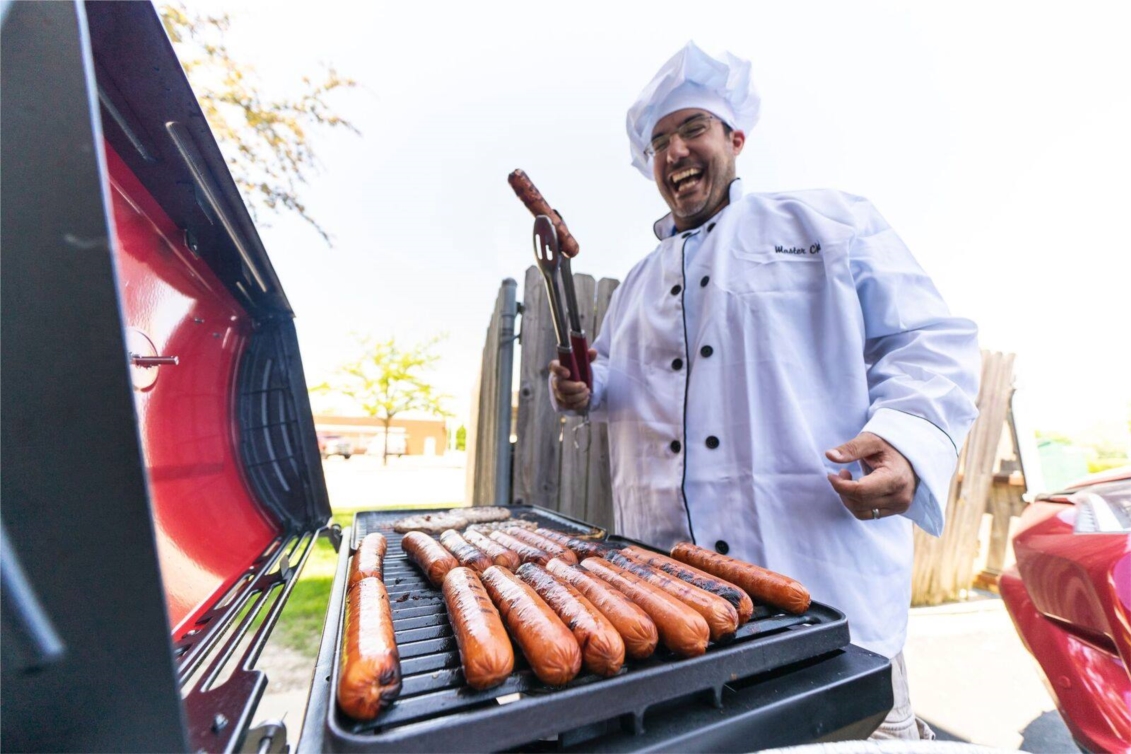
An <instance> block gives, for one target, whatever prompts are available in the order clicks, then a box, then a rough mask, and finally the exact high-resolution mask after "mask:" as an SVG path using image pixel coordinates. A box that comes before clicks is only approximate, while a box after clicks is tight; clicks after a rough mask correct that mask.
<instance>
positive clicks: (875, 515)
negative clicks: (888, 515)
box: [872, 508, 880, 521]
mask: <svg viewBox="0 0 1131 754" xmlns="http://www.w3.org/2000/svg"><path fill="white" fill-rule="evenodd" d="M879 517H880V509H879V508H873V509H872V520H873V521H875V520H876V519H877V518H879Z"/></svg>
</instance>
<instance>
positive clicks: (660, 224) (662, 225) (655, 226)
mask: <svg viewBox="0 0 1131 754" xmlns="http://www.w3.org/2000/svg"><path fill="white" fill-rule="evenodd" d="M743 194H745V192H744V191H743V190H742V179H741V178H735V179H734V180H733V181H731V182H730V203H729V204H727V207H729V206H730V205H731V204H737V203H738V201H739V200H740V199H742V196H743ZM723 209H724V210H725V209H726V207H723ZM721 211H722V210H720V212H721ZM715 215H718V212H716V213H715ZM692 230H694V228H692ZM652 232H653V233H655V234H656V238H658V239H660V240H661V241H663V240H665V239H668V238H671V237H672V236H674V235H675V234H676V233H678V232H679V231H678V230H677V229H676V227H675V220H674V219H673V218H672V213H671V212H669V213H668V214H666V215H664V216H663V217H661V218H660V219H659V220H657V221H656V222H654V223H652Z"/></svg>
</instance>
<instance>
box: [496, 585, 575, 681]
mask: <svg viewBox="0 0 1131 754" xmlns="http://www.w3.org/2000/svg"><path fill="white" fill-rule="evenodd" d="M482 581H483V586H485V587H486V588H487V593H488V594H490V595H491V600H492V602H494V603H495V606H496V607H498V608H499V613H500V614H501V615H502V616H503V622H504V623H505V624H506V626H507V630H508V631H509V632H510V635H511V636H513V637H514V640H515V642H517V643H518V646H519V648H520V649H522V654H523V655H525V657H526V660H527V662H529V663H530V668H531V669H532V670H533V671H534V675H536V676H538V680H540V681H542V683H545V684H547V685H549V686H561V685H563V684H566V683H569V682H570V681H572V680H573V679H574V677H575V676H576V675H577V673H578V671H580V670H581V647H579V646H578V644H577V639H575V638H573V634H572V633H570V630H569V629H568V628H566V625H565V624H564V623H562V621H561V619H560V618H558V616H557V615H556V614H555V613H554V611H553V610H552V609H550V606H549V605H547V604H546V603H545V602H544V601H543V600H542V598H541V597H539V596H538V594H537V592H535V591H534V590H533V589H531V588H530V587H529V586H528V585H526V584H525V583H523V582H522V581H520V580H519V579H518V577H517V576H515V575H514V574H513V573H511V572H510V571H508V570H506V569H504V568H499V567H498V566H491V567H490V568H488V569H487V570H486V571H484V572H483V579H482Z"/></svg>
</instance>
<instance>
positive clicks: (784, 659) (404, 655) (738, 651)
mask: <svg viewBox="0 0 1131 754" xmlns="http://www.w3.org/2000/svg"><path fill="white" fill-rule="evenodd" d="M414 512H415V511H414ZM405 515H410V513H409V512H406V511H379V512H378V511H366V512H362V513H358V514H357V515H356V517H355V520H354V526H353V527H352V536H351V537H350V538H349V539H347V540H346V541H348V542H350V543H351V544H355V543H356V542H358V541H360V540H361V538H362V537H364V535H365V534H368V533H370V532H372V531H380V532H381V533H382V534H384V535H385V536H386V537H387V538H388V545H389V546H388V553H387V555H386V560H385V570H384V578H385V583H386V588H387V589H388V590H389V594H390V599H391V601H392V611H393V623H394V631H395V634H396V638H397V646H398V650H399V652H400V656H401V670H402V677H403V687H402V691H401V696H400V697H399V698H398V699H397V701H396V702H394V703H393V704H392V705H391V706H390V707H389V708H388V709H386V710H385V711H384V712H383V713H382V714H381V715H380V716H379V717H378V718H377V720H376V721H373V722H371V723H361V724H359V723H356V722H355V721H352V720H350V719H349V718H347V717H345V716H344V715H342V714H341V713H340V712H339V711H338V710H337V705H336V703H335V700H334V696H335V695H334V688H335V685H336V684H335V680H336V674H337V669H338V664H339V662H340V652H341V647H340V631H341V625H342V620H343V609H344V596H343V595H341V594H339V592H341V591H344V589H345V569H346V564H347V563H348V557H349V552H348V549H349V548H342V555H341V556H340V557H341V562H340V564H339V574H338V577H336V578H335V583H334V590H335V594H334V595H333V596H332V599H331V605H330V607H329V611H328V614H327V621H326V631H325V632H324V635H323V642H322V649H321V650H320V653H319V660H318V665H317V666H316V667H317V669H316V674H315V683H314V686H313V688H312V690H311V700H310V702H309V703H308V710H307V717H306V721H305V725H304V729H303V734H302V741H301V743H300V749H301V750H304V751H314V750H324V751H351V752H352V751H370V752H373V751H436V750H448V751H464V750H476V751H486V750H498V749H503V748H510V747H516V746H522V745H523V744H528V743H531V742H533V741H536V740H539V739H543V738H547V737H553V736H555V735H562V736H563V737H564V736H568V734H570V732H571V731H574V730H577V729H580V728H584V727H586V726H593V725H594V724H599V723H602V722H604V721H610V720H611V721H613V722H614V723H615V722H616V720H617V719H618V718H623V717H625V716H630V717H638V716H639V715H641V714H643V711H644V710H646V709H647V708H648V707H650V706H652V705H654V704H658V703H661V702H665V701H669V700H671V699H675V698H679V697H683V696H686V695H689V694H695V693H697V692H707V695H706V696H705V697H704V698H705V699H708V698H710V699H718V698H721V690H722V687H723V685H724V684H726V683H728V682H730V681H733V680H735V679H738V678H745V677H749V676H753V675H757V674H760V673H765V672H767V671H770V670H774V669H776V668H780V667H783V666H785V665H790V664H792V663H796V662H801V661H803V660H808V659H811V658H814V657H818V656H822V655H826V654H829V653H832V652H835V651H837V650H839V649H841V648H842V647H844V646H846V645H847V644H848V643H849V637H848V625H847V621H846V620H845V618H844V616H843V614H841V613H839V612H838V611H836V610H834V609H832V608H828V607H826V606H824V605H820V604H816V603H815V604H814V605H813V606H812V608H811V609H810V610H809V612H808V613H806V614H805V615H802V616H794V615H787V614H783V613H775V612H772V611H771V610H769V609H767V608H765V607H763V606H758V607H757V609H756V612H755V615H754V618H753V619H752V620H751V621H750V622H749V623H747V624H746V625H745V626H742V627H740V628H739V631H738V632H737V634H736V635H735V638H734V639H733V640H731V641H729V642H727V643H721V644H715V643H712V644H711V646H710V647H709V649H708V652H707V654H706V655H704V656H702V657H698V658H691V659H683V658H678V657H675V656H674V655H671V654H670V653H668V652H667V651H666V650H663V649H662V648H660V649H659V650H657V653H656V654H655V655H653V656H652V657H651V658H649V659H647V660H644V661H639V662H637V661H628V662H627V663H626V665H625V669H624V670H622V671H621V673H620V674H618V675H617V676H614V677H612V678H599V677H597V676H595V675H593V674H591V673H587V672H585V671H584V670H583V672H582V674H581V675H579V676H578V677H577V678H576V679H574V680H573V681H571V682H570V683H569V684H567V685H566V686H565V687H562V688H558V689H553V688H549V687H547V686H545V685H543V684H542V683H541V682H539V681H538V680H537V679H536V678H535V677H534V676H533V673H532V672H531V671H530V670H529V666H528V665H527V663H526V661H525V659H524V658H523V657H522V654H521V652H520V651H518V649H517V648H516V650H515V659H516V666H515V672H514V673H512V674H511V676H510V677H509V678H508V679H507V680H506V681H505V682H504V683H503V684H502V685H501V686H498V687H495V688H492V689H489V690H486V691H475V690H473V689H470V688H467V686H466V685H465V683H464V680H463V673H462V669H461V668H460V663H459V654H458V648H457V646H456V643H455V638H454V637H453V636H452V632H451V626H450V624H449V623H448V620H447V613H446V610H445V608H444V603H443V599H442V597H441V595H440V592H439V590H438V589H436V588H435V587H433V586H432V585H431V584H430V583H428V582H427V580H426V579H425V578H424V577H423V575H422V574H421V573H420V572H419V571H418V570H417V569H416V567H415V565H414V564H412V563H411V562H409V561H408V560H407V558H406V557H405V556H404V553H403V551H402V550H401V548H400V538H401V535H399V534H396V533H394V532H393V531H392V522H393V521H394V520H395V519H397V518H400V517H403V516H405ZM512 515H513V517H514V518H518V519H520V520H529V521H534V522H535V523H538V524H539V525H542V526H546V527H547V528H552V529H557V530H560V531H565V532H569V533H571V534H574V535H577V534H588V535H589V536H590V537H597V538H604V536H605V532H604V530H602V529H598V528H596V527H588V528H587V527H586V526H585V525H584V524H583V523H581V522H576V521H573V520H572V519H569V518H566V517H563V516H560V515H559V514H555V513H552V512H548V511H547V512H543V511H542V510H540V509H538V508H535V507H533V506H513V514H512ZM331 628H333V630H332V631H331V630H330V629H331ZM331 636H332V639H331ZM327 655H329V656H330V657H332V660H331V661H330V662H327V661H326V660H327ZM324 668H325V670H324ZM327 676H328V678H327ZM316 697H320V698H316ZM500 700H501V701H500ZM320 723H321V725H322V729H321V730H318V731H315V728H316V726H318V725H319V724H320Z"/></svg>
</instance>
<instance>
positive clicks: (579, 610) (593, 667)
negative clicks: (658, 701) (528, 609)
mask: <svg viewBox="0 0 1131 754" xmlns="http://www.w3.org/2000/svg"><path fill="white" fill-rule="evenodd" d="M516 575H517V576H518V577H519V578H520V579H522V580H523V581H525V582H526V583H527V584H529V585H530V587H531V588H532V589H534V591H536V592H538V596H539V597H541V598H542V599H543V600H545V601H546V604H547V605H549V606H550V608H551V609H552V610H553V611H554V612H555V613H557V615H558V617H559V618H561V619H562V622H564V623H565V624H566V626H567V627H568V628H569V629H570V630H571V631H573V637H574V638H575V639H577V643H578V645H579V646H580V647H581V659H582V662H584V663H585V667H586V668H588V669H589V670H590V671H591V672H593V673H596V674H597V675H603V676H606V677H607V676H612V675H616V674H617V672H618V671H620V669H621V666H622V665H624V640H623V639H622V638H621V636H620V634H619V633H617V630H616V628H615V627H614V626H613V624H612V623H610V622H609V619H608V618H606V617H605V616H604V615H602V614H601V611H600V610H598V609H597V608H596V607H594V606H593V603H591V602H590V601H589V600H587V599H585V597H584V596H582V594H581V593H580V592H579V591H577V590H576V589H574V588H573V587H572V586H570V585H569V584H568V583H564V582H562V581H559V580H558V579H556V578H554V576H552V575H551V574H550V573H549V572H548V571H547V570H546V569H545V568H543V567H542V566H540V565H536V564H534V563H524V564H523V565H522V567H521V568H519V569H518V573H517V574H516Z"/></svg>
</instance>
